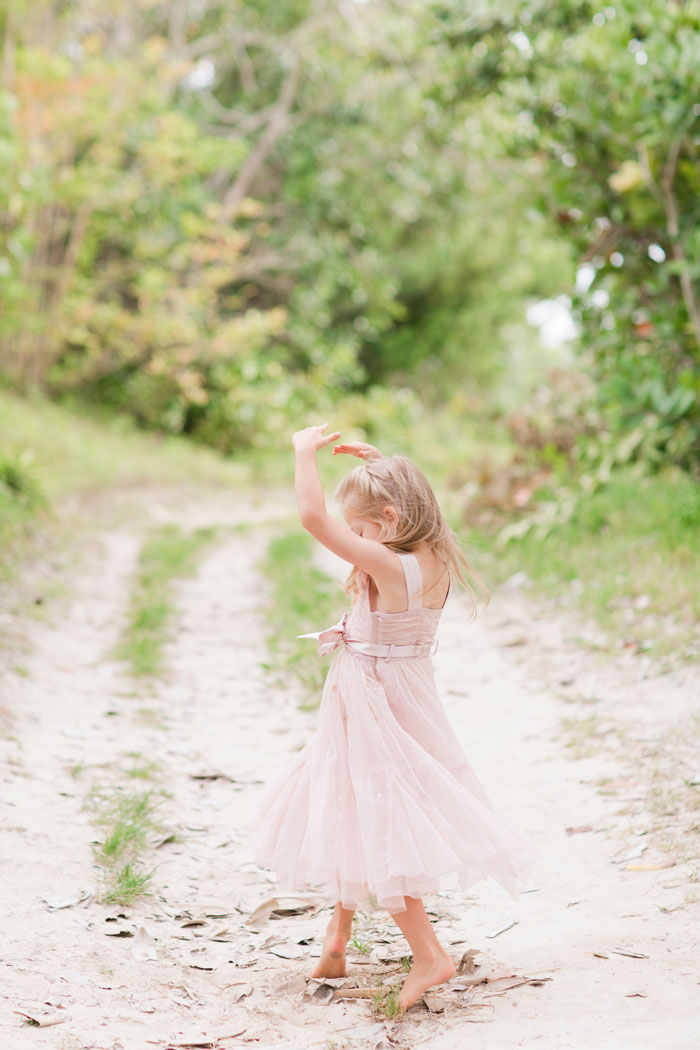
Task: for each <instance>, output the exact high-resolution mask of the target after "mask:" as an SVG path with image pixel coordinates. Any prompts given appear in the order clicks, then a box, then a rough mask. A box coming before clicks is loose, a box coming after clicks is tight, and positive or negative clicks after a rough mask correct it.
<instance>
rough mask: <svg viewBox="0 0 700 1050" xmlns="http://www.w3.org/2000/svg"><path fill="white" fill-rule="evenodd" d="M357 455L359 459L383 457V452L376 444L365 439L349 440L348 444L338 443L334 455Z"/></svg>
mask: <svg viewBox="0 0 700 1050" xmlns="http://www.w3.org/2000/svg"><path fill="white" fill-rule="evenodd" d="M343 454H345V455H347V456H357V458H358V459H376V458H379V459H381V458H382V454H381V452H380V451H379V449H378V448H375V447H374V445H368V444H367V443H366V442H365V441H349V442H348V444H347V445H336V446H335V447H334V449H333V455H334V456H339V455H343Z"/></svg>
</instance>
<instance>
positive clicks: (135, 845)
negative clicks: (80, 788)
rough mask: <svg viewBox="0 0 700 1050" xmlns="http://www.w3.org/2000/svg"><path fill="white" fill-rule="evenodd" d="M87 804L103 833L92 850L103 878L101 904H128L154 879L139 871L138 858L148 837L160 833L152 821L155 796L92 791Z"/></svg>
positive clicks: (145, 890)
mask: <svg viewBox="0 0 700 1050" xmlns="http://www.w3.org/2000/svg"><path fill="white" fill-rule="evenodd" d="M90 802H91V804H92V807H93V811H94V819H95V823H96V824H97V825H98V826H99V827H100V828H101V829H102V832H103V837H102V840H101V842H99V843H98V844H97V845H96V847H95V856H96V859H97V861H98V863H99V864H100V865H101V866H102V868H103V869H104V875H105V884H104V890H103V893H102V895H101V900H102V901H103V902H104V903H105V904H128V903H129V902H130V901H133V900H135V899H136V898H138V897H140V896H142V895H143V894H144V893H147V892H148V888H149V886H150V882H151V877H152V875H153V872H152V871H150V872H146V871H144V870H143V869H142V867H141V865H140V855H141V854H142V853H143V851H144V850H145V849H146V845H147V843H146V836H147V833H148V832H150V831H154V830H159V826H158V824H157V823H156V821H155V819H154V812H155V798H154V792H153V791H144V792H140V793H136V794H132V793H128V792H118V793H116V794H114V793H105V792H100V791H99V790H94V791H93V792H92V793H91V796H90Z"/></svg>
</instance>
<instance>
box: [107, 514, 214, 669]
mask: <svg viewBox="0 0 700 1050" xmlns="http://www.w3.org/2000/svg"><path fill="white" fill-rule="evenodd" d="M216 531H217V530H216V529H214V528H199V529H195V530H194V531H193V532H190V533H184V532H182V530H181V529H180V528H178V527H177V526H176V525H166V526H164V527H163V528H160V529H157V530H156V531H155V532H154V533H153V534H152V535H151V536H149V537H147V539H146V540H145V541H144V544H143V547H142V549H141V555H140V558H139V567H138V572H137V578H136V583H135V588H134V594H133V597H132V603H131V615H130V617H129V623H128V625H127V627H126V630H125V631H124V633H123V635H122V638H121V640H120V642H119V644H118V645H117V647H116V651H115V656H116V658H117V659H120V660H126V661H127V662H128V663H129V665H130V670H131V673H132V674H134V675H140V676H143V675H158V674H160V673H161V672H162V671H163V648H164V646H165V643H166V641H167V637H168V624H169V621H170V617H171V615H172V611H173V596H172V588H171V584H172V581H173V580H174V579H176V578H180V577H183V576H189V575H191V574H192V573H193V572H194V571H195V569H196V567H197V561H198V556H199V555H200V553H201V551H202V550H203V548H204V547H205V546H206V545H207V544H208V543H210V542H211V540H212V539H213V537H214V535H215V534H216Z"/></svg>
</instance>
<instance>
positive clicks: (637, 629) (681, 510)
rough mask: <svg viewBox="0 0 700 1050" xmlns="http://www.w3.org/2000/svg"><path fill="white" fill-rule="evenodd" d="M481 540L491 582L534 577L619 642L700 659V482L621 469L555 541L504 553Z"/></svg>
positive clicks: (525, 543)
mask: <svg viewBox="0 0 700 1050" xmlns="http://www.w3.org/2000/svg"><path fill="white" fill-rule="evenodd" d="M477 538H478V542H479V546H480V547H481V548H482V553H481V554H480V555H479V561H480V564H481V565H482V567H483V570H484V573H485V574H486V575H487V577H488V578H489V579H490V580H491V582H493V581H494V578H495V580H496V581H498V580H504V579H506V578H508V577H509V576H510V575H512V574H514V573H517V572H524V573H525V574H526V575H527V578H528V579H529V581H530V582H531V583H532V584H533V585H534V587H535V588H536V589H537V590H539V591H542V592H544V593H545V594H549V595H550V596H553V597H555V598H557V599H558V601H559V604H561V605H563V606H564V607H573V608H581V609H583V611H584V612H586V613H588V614H590V615H591V616H593V617H594V618H595V620H596V621H597V622H598V623H599V624H600V625H601V626H602V627H603V628H604V629H605V630H606V631H607V632H608V635H609V638H610V644H611V645H614V644H618V645H623V644H625V645H627V646H628V647H629V648H630V649H632V650H633V651H637V652H649V653H650V654H651V655H652V656H655V657H660V658H667V657H673V659H674V660H676V661H677V660H684V659H688V660H690V659H695V658H697V656H698V655H699V654H700V636H699V635H698V631H697V624H698V622H699V621H700V486H698V483H697V482H696V481H694V480H693V479H692V478H690V477H688V476H687V475H684V474H682V473H680V472H678V471H675V470H668V471H666V472H663V473H659V474H657V475H654V476H651V477H638V476H636V474H635V473H634V472H633V471H632V470H630V469H627V470H621V471H620V472H619V473H618V474H616V475H613V478H612V479H611V481H610V482H609V483H608V484H606V485H605V486H604V487H602V488H600V489H599V490H598V491H597V492H595V493H594V494H592V495H582V496H580V498H579V500H578V504H577V507H576V509H575V511H574V513H573V515H572V517H571V518H570V520H569V521H568V522H567V523H566V524H565V525H560V526H558V527H556V528H553V529H552V530H551V531H550V532H549V533H548V534H546V535H542V536H538V535H537V534H536V532H535V531H534V530H533V531H531V532H530V533H528V534H527V535H526V536H525V537H524V538H522V539H517V540H511V541H510V542H509V543H508V544H507V545H506V546H505V547H504V548H502V549H501V548H499V547H498V545H497V543H496V540H495V538H494V537H493V536H491V537H488V536H486V535H484V534H483V533H482V534H481V535H480V536H478V537H477Z"/></svg>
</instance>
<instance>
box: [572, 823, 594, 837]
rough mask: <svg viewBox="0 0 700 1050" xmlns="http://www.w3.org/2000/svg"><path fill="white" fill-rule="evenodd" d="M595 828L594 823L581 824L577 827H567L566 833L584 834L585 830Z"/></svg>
mask: <svg viewBox="0 0 700 1050" xmlns="http://www.w3.org/2000/svg"><path fill="white" fill-rule="evenodd" d="M593 830H594V829H593V825H592V824H581V825H579V827H577V828H567V829H566V834H567V835H582V834H583V833H584V831H593Z"/></svg>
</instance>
